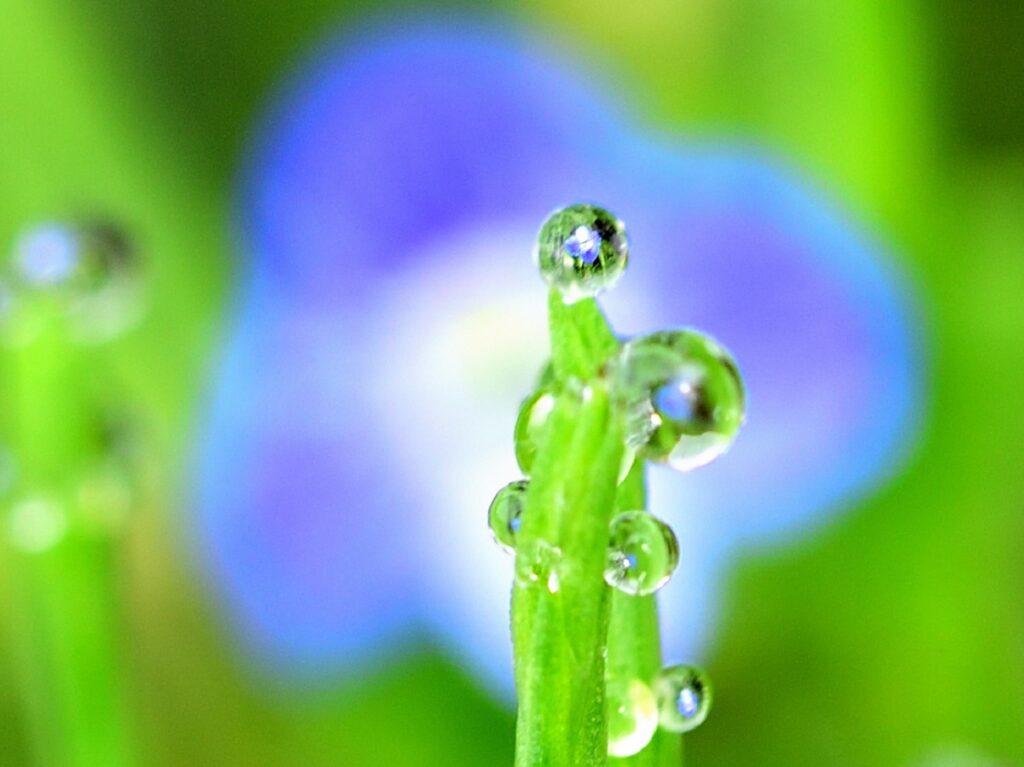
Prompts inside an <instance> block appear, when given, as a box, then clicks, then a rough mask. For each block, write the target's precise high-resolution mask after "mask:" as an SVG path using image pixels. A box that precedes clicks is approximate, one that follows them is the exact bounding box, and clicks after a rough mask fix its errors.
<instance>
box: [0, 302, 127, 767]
mask: <svg viewBox="0 0 1024 767" xmlns="http://www.w3.org/2000/svg"><path fill="white" fill-rule="evenodd" d="M40 319H41V326H40V329H39V335H38V336H37V337H36V338H35V339H34V340H33V342H32V343H31V344H29V345H27V346H25V347H23V348H20V349H17V350H13V351H11V352H10V353H9V354H8V355H7V356H8V359H9V361H10V363H11V365H10V368H9V372H10V376H9V379H8V383H9V391H10V393H11V394H12V395H13V396H11V397H10V402H9V406H10V407H11V409H12V411H13V412H12V413H11V415H10V421H9V423H10V432H11V433H10V435H9V436H10V445H11V448H12V450H13V453H14V455H15V457H16V460H17V464H18V484H17V487H16V489H15V492H14V494H13V499H12V501H11V502H10V503H9V504H8V509H7V515H6V518H5V523H6V532H7V534H8V545H7V546H5V547H3V551H4V556H5V559H6V569H7V571H8V572H9V574H10V578H9V581H8V583H9V588H10V599H11V603H12V620H11V624H12V631H13V637H12V638H13V640H14V646H15V651H16V658H17V670H18V676H19V682H20V686H21V697H22V700H23V702H24V711H25V725H26V728H27V731H28V734H29V737H30V740H31V747H32V753H33V758H34V761H35V763H36V764H38V765H41V766H43V767H49V766H50V765H54V766H56V765H60V767H85V766H86V765H88V766H89V767H126V766H127V765H130V764H132V763H133V760H132V758H131V753H132V743H131V740H130V737H129V727H128V723H127V719H128V716H127V706H126V703H125V684H124V677H125V674H124V669H123V666H122V653H121V648H120V647H119V646H118V642H119V638H120V636H121V628H122V625H121V620H120V604H121V600H120V593H119V592H120V584H119V580H118V574H119V563H118V551H117V548H116V545H115V541H114V540H113V538H112V537H111V536H110V535H104V534H102V531H98V530H97V528H96V527H95V526H91V525H89V524H83V523H82V519H81V514H80V513H79V512H80V511H81V508H80V502H81V499H80V494H79V490H80V486H79V480H80V478H81V470H82V468H83V466H84V465H85V462H86V461H88V460H89V459H90V458H92V457H94V452H95V450H96V449H97V446H96V437H95V433H94V426H95V423H94V417H95V413H94V412H93V411H92V405H93V403H92V402H91V400H90V398H89V397H88V395H87V394H86V392H85V391H83V384H84V382H85V380H86V378H87V376H88V374H89V373H95V370H90V369H87V368H86V367H85V364H84V362H85V360H84V359H83V353H82V351H81V350H80V349H79V348H78V347H76V345H75V344H73V343H71V342H70V341H69V339H68V338H67V333H66V328H65V327H64V323H63V322H62V321H61V319H62V318H59V317H58V316H56V315H55V314H51V313H46V312H44V313H42V315H41V317H40ZM25 504H29V506H28V508H29V509H30V510H32V511H26V506H25ZM32 504H35V506H32ZM54 525H56V528H54ZM47 526H49V529H50V533H49V534H48V533H47V529H48V528H47ZM54 530H56V532H54ZM48 535H49V538H52V540H48ZM26 536H27V537H26Z"/></svg>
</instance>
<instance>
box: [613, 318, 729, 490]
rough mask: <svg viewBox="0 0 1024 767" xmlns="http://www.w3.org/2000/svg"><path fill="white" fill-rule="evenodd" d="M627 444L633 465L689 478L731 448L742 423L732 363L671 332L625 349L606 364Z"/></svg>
mask: <svg viewBox="0 0 1024 767" xmlns="http://www.w3.org/2000/svg"><path fill="white" fill-rule="evenodd" d="M612 376H613V380H614V385H615V389H616V392H617V397H618V399H619V400H620V403H621V404H622V406H623V407H624V409H625V412H626V421H627V432H628V438H627V441H628V443H629V445H630V446H633V447H636V448H637V449H638V453H639V455H640V457H642V458H647V459H650V460H653V461H657V462H659V463H665V464H668V465H669V466H671V467H672V468H674V469H677V470H679V471H690V470H691V469H695V468H697V467H699V466H703V465H705V464H707V463H710V462H711V461H713V460H714V459H715V458H717V457H718V456H720V455H721V454H722V453H724V452H725V451H726V450H727V449H728V448H729V446H730V445H731V444H732V441H733V439H735V437H736V433H737V431H739V428H740V426H741V425H742V423H743V416H744V399H745V396H744V391H743V381H742V380H741V378H740V374H739V370H738V369H737V367H736V363H735V362H734V361H733V359H732V357H731V356H730V355H729V353H728V352H727V351H725V350H724V349H723V348H722V347H721V346H719V345H718V344H717V343H716V342H715V341H714V340H712V339H711V338H709V337H707V336H705V335H702V334H701V333H697V332H694V331H692V330H673V331H663V332H660V333H654V334H651V335H647V336H641V337H638V338H635V339H633V340H632V341H629V342H628V343H626V344H625V345H624V346H623V347H622V351H621V352H620V354H619V356H618V357H617V358H616V360H615V361H614V362H613V363H612Z"/></svg>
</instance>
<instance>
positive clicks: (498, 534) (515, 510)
mask: <svg viewBox="0 0 1024 767" xmlns="http://www.w3.org/2000/svg"><path fill="white" fill-rule="evenodd" d="M529 487H530V482H529V480H525V479H519V480H516V481H515V482H509V483H508V484H507V485H505V487H503V488H501V490H499V491H498V493H497V495H495V496H494V500H493V501H491V506H490V508H489V509H488V510H487V522H488V524H489V525H490V527H491V534H492V535H493V536H494V540H495V541H496V542H497V543H498V545H499V546H501V547H502V548H503V549H505V551H508V552H512V553H514V552H515V550H516V534H517V533H518V532H519V528H520V526H521V525H522V523H523V519H522V517H523V508H524V507H525V505H526V492H527V490H528V489H529Z"/></svg>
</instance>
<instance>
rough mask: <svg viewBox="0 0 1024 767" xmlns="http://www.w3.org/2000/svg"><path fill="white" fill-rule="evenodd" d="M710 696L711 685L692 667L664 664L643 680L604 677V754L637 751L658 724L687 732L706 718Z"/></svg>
mask: <svg viewBox="0 0 1024 767" xmlns="http://www.w3.org/2000/svg"><path fill="white" fill-rule="evenodd" d="M711 699H712V690H711V684H710V682H708V679H707V676H706V675H705V674H704V672H703V671H702V670H701V669H699V668H696V667H695V666H682V665H680V666H668V667H666V668H664V669H662V670H661V671H659V672H658V673H657V674H656V675H655V677H654V678H653V679H651V680H648V681H646V682H645V681H642V680H640V679H624V678H618V677H609V678H607V679H606V682H605V701H606V704H607V710H608V755H609V756H617V757H626V756H633V755H634V754H637V753H639V752H640V751H642V750H643V749H644V748H645V747H646V746H647V744H648V743H650V742H651V740H652V739H653V738H654V735H655V733H656V732H657V731H658V728H659V727H660V728H661V729H662V730H664V731H666V732H671V733H684V732H689V731H690V730H692V729H694V728H696V727H698V726H699V725H700V724H701V723H702V722H703V721H704V720H705V719H706V718H707V715H708V711H709V710H710V708H711Z"/></svg>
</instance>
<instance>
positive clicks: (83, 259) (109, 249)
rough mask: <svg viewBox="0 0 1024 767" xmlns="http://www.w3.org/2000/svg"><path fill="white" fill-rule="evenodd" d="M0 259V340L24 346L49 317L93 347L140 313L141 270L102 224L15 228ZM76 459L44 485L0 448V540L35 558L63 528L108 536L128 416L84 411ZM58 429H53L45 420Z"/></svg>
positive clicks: (123, 509) (126, 461)
mask: <svg viewBox="0 0 1024 767" xmlns="http://www.w3.org/2000/svg"><path fill="white" fill-rule="evenodd" d="M5 255H6V257H4V258H2V259H0V345H5V346H7V347H8V348H10V349H12V350H28V351H29V353H31V351H30V350H31V345H32V343H33V342H34V341H36V340H37V339H39V338H40V337H41V335H42V331H43V329H44V328H45V327H49V326H50V325H49V323H51V322H56V323H57V326H58V327H60V332H61V333H62V334H63V335H64V336H65V337H66V338H67V339H69V340H71V341H73V342H76V343H80V344H86V345H90V346H91V345H93V344H97V343H101V342H104V341H108V340H111V339H113V338H115V337H117V336H119V335H120V334H121V333H122V332H124V331H125V330H127V329H129V328H130V327H131V326H132V325H133V324H134V322H135V321H136V320H137V319H138V318H139V316H140V315H141V309H142V282H143V281H142V270H141V263H140V259H139V257H138V253H137V251H136V248H135V246H134V243H133V242H132V240H131V238H130V237H129V236H128V235H127V233H126V232H125V231H124V230H123V229H122V228H120V227H119V226H117V225H114V224H112V223H111V222H109V221H107V220H97V219H92V220H87V221H48V222H43V223H38V224H36V225H34V226H31V227H29V228H27V229H25V230H24V231H23V232H22V233H21V235H20V236H18V237H17V238H16V239H15V240H14V242H13V244H12V246H11V248H10V249H9V250H8V251H7V253H6V254H5ZM90 418H92V419H93V421H94V423H95V427H96V428H95V433H94V434H92V435H87V437H86V441H87V442H88V443H89V444H88V445H84V446H83V453H82V456H81V458H82V461H81V464H80V465H77V466H74V467H68V469H67V471H66V473H65V477H64V478H63V479H62V480H61V481H60V482H59V483H56V485H59V486H56V485H55V486H52V487H42V486H40V485H45V484H46V483H45V482H37V481H32V480H31V478H30V477H28V476H25V475H26V474H28V473H29V472H23V471H21V470H20V468H21V467H19V460H18V456H17V455H16V453H15V450H14V449H13V448H14V445H13V444H12V445H11V446H10V447H7V446H4V445H0V533H2V535H0V539H2V540H3V541H5V542H6V544H8V545H9V546H11V547H13V549H14V550H16V551H19V552H21V553H24V554H41V553H43V552H46V551H49V550H51V549H54V548H55V547H57V546H58V545H60V544H61V543H62V542H63V541H64V540H65V539H67V538H68V537H69V536H70V535H71V534H74V535H76V536H77V535H80V536H85V537H87V538H94V539H99V538H109V537H111V536H112V535H113V534H115V533H117V532H119V531H120V530H121V529H122V527H123V524H124V522H125V520H126V518H127V517H128V515H129V512H130V510H131V508H132V507H133V506H134V504H135V502H136V497H137V495H138V492H137V481H138V475H139V462H138V460H137V459H138V447H139V446H138V444H137V441H136V436H137V430H136V428H135V422H134V420H133V419H130V418H127V417H124V414H117V415H115V414H112V413H111V412H107V411H105V410H102V408H101V409H100V410H98V411H96V412H92V413H90ZM55 428H57V429H58V430H59V428H60V425H57V424H55Z"/></svg>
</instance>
